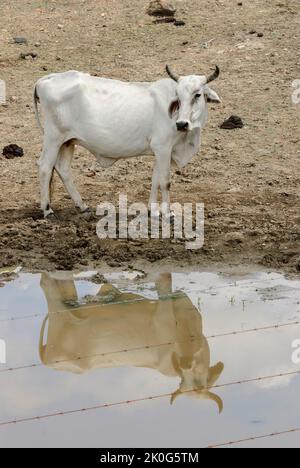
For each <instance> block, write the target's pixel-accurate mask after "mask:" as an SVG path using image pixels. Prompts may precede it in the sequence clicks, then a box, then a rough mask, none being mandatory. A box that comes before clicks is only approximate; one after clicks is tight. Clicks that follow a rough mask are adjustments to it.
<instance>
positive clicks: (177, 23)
mask: <svg viewBox="0 0 300 468" xmlns="http://www.w3.org/2000/svg"><path fill="white" fill-rule="evenodd" d="M174 26H178V27H180V26H185V22H184V21H182V20H176V21H174Z"/></svg>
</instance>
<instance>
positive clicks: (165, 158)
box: [155, 151, 172, 218]
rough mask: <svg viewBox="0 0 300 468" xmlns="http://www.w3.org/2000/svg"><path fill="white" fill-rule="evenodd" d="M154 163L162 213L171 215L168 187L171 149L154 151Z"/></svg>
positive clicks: (167, 215)
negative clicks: (160, 195)
mask: <svg viewBox="0 0 300 468" xmlns="http://www.w3.org/2000/svg"><path fill="white" fill-rule="evenodd" d="M155 155H156V165H157V173H158V181H159V186H160V189H161V194H162V207H161V212H162V215H163V216H165V217H166V218H169V217H172V214H171V212H170V187H171V182H170V180H171V174H170V172H171V151H158V152H156V154H155Z"/></svg>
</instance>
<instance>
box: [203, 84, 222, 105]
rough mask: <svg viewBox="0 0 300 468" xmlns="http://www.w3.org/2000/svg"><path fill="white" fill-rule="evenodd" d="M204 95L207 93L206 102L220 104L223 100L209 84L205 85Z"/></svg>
mask: <svg viewBox="0 0 300 468" xmlns="http://www.w3.org/2000/svg"><path fill="white" fill-rule="evenodd" d="M204 95H205V99H206V102H214V103H218V104H219V103H220V102H221V99H220V98H219V96H218V95H217V93H216V92H215V91H213V90H212V89H210V87H209V86H205V90H204Z"/></svg>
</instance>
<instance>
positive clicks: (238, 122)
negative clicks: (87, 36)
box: [220, 115, 245, 130]
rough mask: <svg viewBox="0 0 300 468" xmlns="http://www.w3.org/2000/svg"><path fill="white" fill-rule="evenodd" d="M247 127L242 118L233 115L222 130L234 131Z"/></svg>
mask: <svg viewBox="0 0 300 468" xmlns="http://www.w3.org/2000/svg"><path fill="white" fill-rule="evenodd" d="M244 126H245V124H244V122H243V121H242V119H241V117H238V116H237V115H232V116H231V117H229V119H227V120H225V122H223V123H222V124H221V125H220V128H222V129H225V130H234V129H235V128H243V127H244Z"/></svg>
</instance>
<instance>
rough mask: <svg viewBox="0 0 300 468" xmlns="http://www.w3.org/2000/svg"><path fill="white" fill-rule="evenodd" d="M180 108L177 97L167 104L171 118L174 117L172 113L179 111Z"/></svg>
mask: <svg viewBox="0 0 300 468" xmlns="http://www.w3.org/2000/svg"><path fill="white" fill-rule="evenodd" d="M179 108H180V101H179V99H175V100H174V101H172V102H171V104H170V106H169V116H170V118H171V119H172V118H173V117H174V114H176V112H178V111H179Z"/></svg>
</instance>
